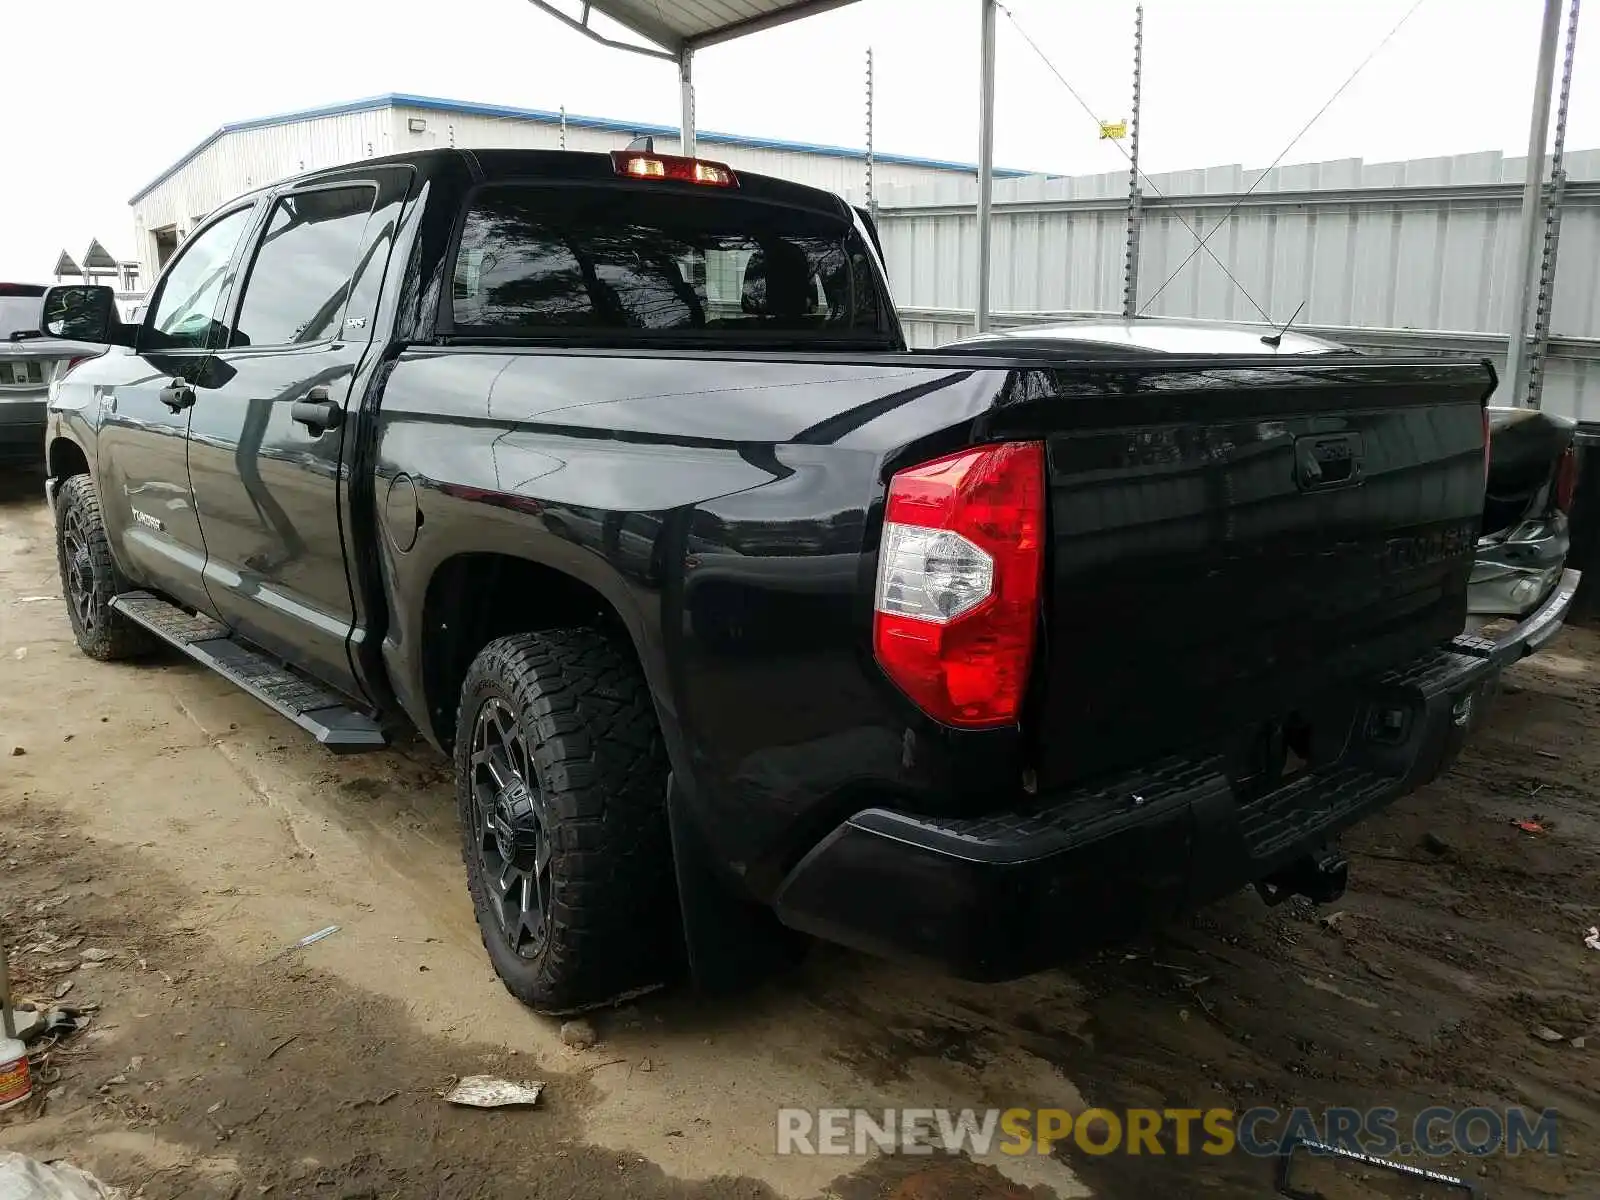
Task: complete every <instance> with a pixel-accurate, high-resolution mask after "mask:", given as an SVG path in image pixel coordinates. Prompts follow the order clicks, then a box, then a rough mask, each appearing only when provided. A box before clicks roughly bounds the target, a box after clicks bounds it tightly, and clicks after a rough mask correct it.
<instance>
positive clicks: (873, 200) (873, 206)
mask: <svg viewBox="0 0 1600 1200" xmlns="http://www.w3.org/2000/svg"><path fill="white" fill-rule="evenodd" d="M875 165H876V164H875V162H874V159H873V153H872V47H871V46H868V47H867V211H868V212H869V213H871V214H872V219H873V220H874V221H876V220H877V219H878V196H877V193H876V192H874V191H873V190H872V171H873V167H874V166H875Z"/></svg>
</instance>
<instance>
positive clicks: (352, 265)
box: [229, 184, 377, 346]
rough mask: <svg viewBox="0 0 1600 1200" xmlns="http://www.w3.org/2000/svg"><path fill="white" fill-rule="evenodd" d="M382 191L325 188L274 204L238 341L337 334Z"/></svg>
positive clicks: (280, 342)
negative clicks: (369, 223)
mask: <svg viewBox="0 0 1600 1200" xmlns="http://www.w3.org/2000/svg"><path fill="white" fill-rule="evenodd" d="M376 196H377V190H376V189H375V188H373V187H371V186H370V185H366V184H362V185H360V186H356V187H337V188H319V189H317V190H315V191H310V192H297V193H295V194H294V195H292V196H285V197H283V198H282V199H281V200H279V201H278V202H277V204H275V205H274V206H273V209H272V218H271V220H270V221H268V223H267V232H266V236H265V237H263V238H262V241H261V246H260V248H259V249H258V250H257V251H256V260H255V264H254V265H253V266H252V267H251V268H250V276H249V278H248V279H246V281H245V285H244V303H243V304H242V305H241V307H240V309H239V320H238V323H237V325H236V327H235V329H234V332H233V337H232V339H231V341H230V342H229V344H230V345H233V346H292V345H296V344H299V343H305V342H320V341H326V340H328V339H330V338H334V337H337V336H339V333H340V327H341V325H342V324H343V321H344V304H345V299H346V297H347V296H348V294H349V291H350V279H351V277H352V276H353V275H354V274H355V269H356V259H357V257H358V256H359V255H360V253H361V243H362V240H363V238H364V237H365V235H366V230H367V214H368V213H370V212H371V211H372V202H373V199H374V198H375V197H376Z"/></svg>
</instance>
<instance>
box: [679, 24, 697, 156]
mask: <svg viewBox="0 0 1600 1200" xmlns="http://www.w3.org/2000/svg"><path fill="white" fill-rule="evenodd" d="M678 92H679V96H678V99H679V102H680V104H681V105H682V115H681V116H680V118H679V129H680V132H679V134H678V140H679V143H680V147H679V148H680V150H681V152H682V154H683V156H684V157H685V158H693V157H694V51H693V50H690V49H688V48H687V47H685V49H684V51H683V53H682V54H681V55H679V56H678Z"/></svg>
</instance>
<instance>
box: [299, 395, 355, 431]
mask: <svg viewBox="0 0 1600 1200" xmlns="http://www.w3.org/2000/svg"><path fill="white" fill-rule="evenodd" d="M289 413H290V415H291V416H292V417H293V418H294V419H295V421H296V422H297V423H298V424H301V425H304V426H305V427H306V428H307V429H308V430H310V431H311V432H312V433H322V432H323V431H325V430H328V429H337V428H339V424H340V422H342V421H343V420H344V409H343V408H341V407H340V406H339V405H338V404H336V403H334V401H333V399H332V398H331V397H330V396H329V395H328V389H327V388H325V387H321V386H318V387H314V388H312V389H311V390H310V391H309V392H307V393H306V398H305V399H304V400H296V401H295V402H294V407H293V408H292V409H290V410H289Z"/></svg>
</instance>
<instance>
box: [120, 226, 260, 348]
mask: <svg viewBox="0 0 1600 1200" xmlns="http://www.w3.org/2000/svg"><path fill="white" fill-rule="evenodd" d="M251 211H252V210H251V209H249V208H241V209H239V210H238V211H237V212H232V213H229V214H228V215H227V216H225V217H223V218H222V220H220V221H218V222H217V223H216V224H215V225H213V226H211V228H209V229H207V230H205V231H204V232H202V233H200V234H199V235H197V236H196V237H193V238H191V239H189V241H188V242H186V243H185V244H184V247H183V253H182V255H181V256H180V257H179V259H178V261H177V262H176V263H174V264H173V267H172V270H171V271H170V272H169V273H168V274H167V277H166V279H165V280H163V281H162V284H161V299H160V300H158V301H157V302H156V309H155V312H154V313H153V314H151V318H150V332H149V334H148V335H147V336H146V338H145V340H144V342H143V343H141V345H142V347H143V348H144V349H147V350H184V349H203V348H205V347H207V346H212V345H216V344H217V342H216V341H214V340H213V333H214V332H215V330H216V329H217V328H218V327H217V323H216V312H217V304H218V301H219V300H220V299H221V298H222V290H223V286H224V285H225V284H226V283H227V279H228V265H229V264H230V263H231V262H232V261H233V252H234V251H235V250H237V249H238V248H239V239H240V238H242V237H243V236H244V233H245V230H246V229H247V228H248V227H249V225H250V214H251Z"/></svg>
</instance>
